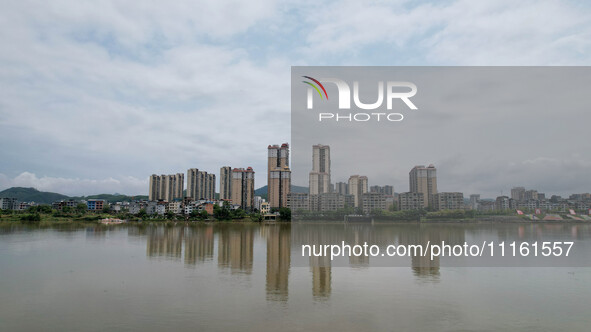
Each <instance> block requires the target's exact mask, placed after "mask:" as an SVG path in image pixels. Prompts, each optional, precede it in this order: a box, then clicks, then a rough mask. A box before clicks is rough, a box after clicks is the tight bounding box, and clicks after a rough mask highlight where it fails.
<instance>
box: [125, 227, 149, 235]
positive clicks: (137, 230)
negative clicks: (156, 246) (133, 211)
mask: <svg viewBox="0 0 591 332" xmlns="http://www.w3.org/2000/svg"><path fill="white" fill-rule="evenodd" d="M148 228H149V227H146V226H133V227H127V236H129V237H133V236H145V235H147V234H148V231H147V229H148Z"/></svg>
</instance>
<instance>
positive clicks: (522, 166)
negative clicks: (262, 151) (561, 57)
mask: <svg viewBox="0 0 591 332" xmlns="http://www.w3.org/2000/svg"><path fill="white" fill-rule="evenodd" d="M302 76H311V77H314V78H319V79H321V78H325V77H336V78H338V79H341V80H344V81H345V82H348V83H349V85H350V86H352V85H353V84H352V82H354V81H356V82H358V86H359V90H360V93H359V99H360V100H362V101H365V102H366V103H373V102H375V101H376V98H377V90H376V87H377V86H378V84H377V82H379V81H381V82H386V81H406V82H412V83H413V84H415V85H416V87H417V94H416V95H415V96H413V97H411V98H410V99H409V100H410V101H412V102H413V103H414V105H415V106H416V107H417V108H418V109H417V110H411V109H409V108H408V106H406V105H405V104H404V103H403V102H402V101H400V100H394V101H393V102H392V109H391V110H388V109H387V108H386V104H387V103H386V102H385V101H384V102H383V103H382V106H381V107H379V108H377V109H375V110H370V111H368V110H363V109H358V108H356V107H355V106H354V103H353V102H352V103H351V104H352V105H351V109H348V110H341V109H339V107H338V105H337V104H338V102H337V100H338V99H339V97H340V95H339V93H338V91H337V89H336V86H335V85H334V84H332V83H325V84H324V86H325V88H326V90H327V95H328V101H326V100H321V99H320V97H319V96H318V95H317V94H316V92H315V91H312V92H314V95H313V96H314V97H316V98H315V101H314V106H313V109H308V108H307V106H306V99H307V98H306V95H307V91H308V89H309V86H308V85H306V84H303V83H302V82H301V81H302ZM292 87H293V88H292V99H291V100H292V118H291V124H292V137H291V139H292V159H291V163H292V168H293V177H292V180H293V183H295V184H304V185H307V183H308V172H309V171H310V170H311V169H312V163H311V161H312V145H313V144H318V143H322V144H327V145H329V146H330V147H331V166H332V167H331V172H332V181H333V182H338V181H344V182H346V181H347V180H348V178H349V176H350V175H352V174H360V175H366V176H367V177H368V179H369V184H370V185H386V184H388V185H394V189H395V191H397V192H405V191H408V190H409V183H408V182H409V179H408V173H409V171H410V170H411V169H412V167H414V166H415V165H425V166H427V165H429V164H434V165H435V166H436V167H437V182H438V190H439V191H442V192H463V193H465V195H466V196H468V195H469V194H472V193H477V194H481V195H483V197H496V196H498V195H501V194H505V195H509V194H510V191H509V189H510V188H511V187H513V186H525V187H526V188H529V189H536V190H538V191H539V192H544V193H548V194H549V195H550V194H560V195H566V194H569V193H581V192H589V191H591V176H590V175H591V174H590V173H591V172H590V171H591V154H589V153H588V151H589V146H590V142H591V131H590V130H589V124H591V113H590V112H589V110H591V98H589V91H591V67H572V66H570V67H560V66H554V67H547V66H542V67H533V66H527V67H505V66H494V67H490V66H487V67H443V66H437V67H429V66H420V67H412V66H406V67H294V68H293V73H292ZM396 91H408V88H405V89H400V88H399V89H396ZM351 99H353V98H351ZM384 99H386V97H384ZM372 112H382V113H384V114H389V113H400V114H402V115H403V116H404V119H403V120H402V121H400V122H390V121H387V120H386V119H385V116H382V119H381V120H380V121H376V119H377V118H376V117H375V116H374V117H373V118H370V119H369V120H368V121H361V122H354V121H353V122H350V121H346V120H344V119H343V118H344V117H345V116H348V115H349V114H351V113H353V114H356V113H361V114H362V115H360V117H359V119H363V120H367V118H364V116H363V114H370V113H372ZM321 113H325V114H335V113H336V114H339V115H340V116H341V120H340V121H338V122H337V121H335V120H334V119H326V118H325V119H323V120H322V121H319V114H321ZM335 117H336V116H335ZM396 119H398V117H396Z"/></svg>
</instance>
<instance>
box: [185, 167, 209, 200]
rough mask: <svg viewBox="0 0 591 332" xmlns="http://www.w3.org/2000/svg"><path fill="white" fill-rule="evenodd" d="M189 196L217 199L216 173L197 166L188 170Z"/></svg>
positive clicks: (198, 198)
mask: <svg viewBox="0 0 591 332" xmlns="http://www.w3.org/2000/svg"><path fill="white" fill-rule="evenodd" d="M187 197H191V198H193V199H194V200H200V199H207V200H213V199H215V174H212V173H207V172H205V171H200V170H199V169H197V168H189V169H188V170H187Z"/></svg>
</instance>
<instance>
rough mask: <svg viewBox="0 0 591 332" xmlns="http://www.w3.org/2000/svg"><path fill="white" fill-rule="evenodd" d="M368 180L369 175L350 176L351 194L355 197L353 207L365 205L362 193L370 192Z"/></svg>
mask: <svg viewBox="0 0 591 332" xmlns="http://www.w3.org/2000/svg"><path fill="white" fill-rule="evenodd" d="M367 182H368V181H367V176H363V175H351V177H349V194H350V195H353V197H354V202H353V204H354V205H353V207H356V208H362V207H363V202H362V197H361V195H363V194H365V193H366V192H368V187H367V185H368V183H367Z"/></svg>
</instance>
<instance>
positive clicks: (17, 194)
mask: <svg viewBox="0 0 591 332" xmlns="http://www.w3.org/2000/svg"><path fill="white" fill-rule="evenodd" d="M291 192H294V193H307V192H308V187H300V186H294V185H292V186H291ZM254 194H255V195H256V196H262V197H263V198H267V186H264V187H261V188H259V189H256V190H255V191H254ZM218 195H219V194H218V193H216V197H218ZM0 197H10V198H16V199H17V200H19V201H20V202H35V203H38V204H51V203H53V202H56V201H61V200H65V199H73V200H77V201H79V200H87V199H104V200H106V201H107V202H109V203H115V202H123V201H132V200H147V199H148V196H147V195H137V196H128V195H122V194H99V195H89V196H66V195H62V194H58V193H52V192H47V191H39V190H37V189H35V188H23V187H12V188H8V189H6V190H4V191H0Z"/></svg>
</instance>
